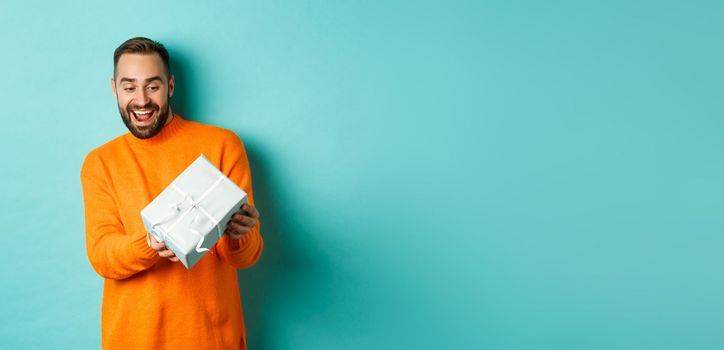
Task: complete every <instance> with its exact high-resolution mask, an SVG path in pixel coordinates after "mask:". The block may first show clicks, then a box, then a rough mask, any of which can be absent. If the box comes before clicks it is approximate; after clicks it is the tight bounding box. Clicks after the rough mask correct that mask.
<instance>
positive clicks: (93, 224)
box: [80, 114, 263, 350]
mask: <svg viewBox="0 0 724 350" xmlns="http://www.w3.org/2000/svg"><path fill="white" fill-rule="evenodd" d="M202 153H203V154H204V155H205V156H206V157H207V158H208V159H209V161H211V162H212V163H213V164H214V165H216V166H217V167H218V168H219V169H220V170H221V172H222V173H224V175H226V176H228V177H229V178H230V179H231V180H232V181H233V182H235V183H236V184H238V185H239V186H240V187H241V188H242V189H243V190H244V191H246V193H247V194H248V196H249V204H252V205H253V204H254V199H253V195H252V188H251V172H250V170H249V163H248V160H247V156H246V150H245V149H244V145H243V144H242V142H241V140H240V139H239V137H238V136H236V134H234V133H233V132H231V131H229V130H226V129H223V128H219V127H215V126H211V125H205V124H201V123H197V122H192V121H188V120H185V119H183V118H181V117H180V116H179V115H177V114H176V115H174V117H173V118H172V119H171V121H170V122H169V123H168V124H167V125H165V126H164V127H163V129H162V130H161V131H160V132H159V133H158V134H157V135H155V136H153V137H151V138H149V139H138V138H136V137H135V136H133V135H132V134H130V133H126V134H124V135H122V136H119V137H117V138H115V139H113V140H111V141H109V142H108V143H106V144H104V145H102V146H100V147H98V148H96V149H94V150H93V151H91V152H90V153H89V154H88V155H87V156H86V158H85V160H84V162H83V167H82V169H81V173H80V179H81V184H82V187H83V198H84V207H85V225H86V227H85V228H86V249H87V254H88V259H89V260H90V263H91V265H92V266H93V269H95V271H96V272H97V273H98V274H99V275H101V276H102V277H103V278H104V284H103V304H102V310H101V336H102V337H101V339H102V347H103V349H154V350H157V349H246V336H245V328H244V320H243V316H242V309H241V297H240V294H239V285H238V280H237V269H242V268H245V267H248V266H251V265H253V264H254V263H255V262H256V261H257V260H258V259H259V256H260V255H261V252H262V249H263V240H262V237H261V234H260V232H259V225H258V224H257V226H256V227H254V228H253V229H252V230H251V231H249V232H248V233H247V234H245V235H244V236H243V237H241V238H240V239H232V238H231V237H230V236H229V235H226V234H225V235H223V236H222V238H221V239H220V240H219V241H218V242H217V243H216V245H215V246H214V247H213V249H211V250H210V251H209V252H207V253H206V254H205V255H204V256H203V258H202V259H201V260H200V261H199V262H198V263H197V264H196V265H195V266H194V267H193V268H192V269H191V270H187V269H186V268H185V267H184V266H183V265H182V264H181V263H180V262H172V261H170V260H168V259H166V258H161V257H159V256H158V253H157V252H156V251H154V250H153V249H151V248H150V247H149V246H148V244H147V241H146V230H145V229H144V226H143V222H142V220H141V215H140V212H141V210H142V209H143V208H144V207H145V206H146V205H147V204H148V203H149V202H151V200H153V198H155V197H156V196H157V195H158V194H159V193H161V191H162V190H163V189H164V188H165V187H166V186H168V185H169V184H170V183H171V182H172V181H173V180H174V179H175V178H176V176H178V175H179V174H180V173H181V172H182V171H183V170H184V169H185V168H186V167H187V166H188V165H189V164H191V162H192V161H194V160H195V159H196V158H197V157H198V156H199V154H202Z"/></svg>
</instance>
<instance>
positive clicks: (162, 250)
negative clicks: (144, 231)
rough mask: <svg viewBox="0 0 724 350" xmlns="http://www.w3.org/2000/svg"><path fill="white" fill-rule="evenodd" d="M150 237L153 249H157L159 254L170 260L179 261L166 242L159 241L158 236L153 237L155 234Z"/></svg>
mask: <svg viewBox="0 0 724 350" xmlns="http://www.w3.org/2000/svg"><path fill="white" fill-rule="evenodd" d="M149 237H150V238H151V249H153V250H155V251H157V252H158V255H159V256H161V257H162V258H168V260H171V261H173V262H177V261H179V260H178V258H177V257H176V254H174V252H173V250H171V249H166V243H164V242H160V243H159V242H158V241H157V240H156V238H153V235H149Z"/></svg>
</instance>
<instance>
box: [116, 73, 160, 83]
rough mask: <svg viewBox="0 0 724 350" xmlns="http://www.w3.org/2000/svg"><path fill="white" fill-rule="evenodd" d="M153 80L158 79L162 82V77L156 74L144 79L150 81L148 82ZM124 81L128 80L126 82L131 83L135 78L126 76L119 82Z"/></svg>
mask: <svg viewBox="0 0 724 350" xmlns="http://www.w3.org/2000/svg"><path fill="white" fill-rule="evenodd" d="M154 80H158V81H161V82H163V79H161V77H160V76H158V75H157V76H154V77H150V78H148V79H146V82H147V83H150V82H152V81H154ZM124 81H128V82H131V83H135V82H136V79H131V78H126V77H123V78H121V80H120V82H121V83H122V82H124Z"/></svg>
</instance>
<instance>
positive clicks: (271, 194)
mask: <svg viewBox="0 0 724 350" xmlns="http://www.w3.org/2000/svg"><path fill="white" fill-rule="evenodd" d="M235 132H236V131H235ZM236 133H237V135H240V133H239V132H236ZM242 140H243V142H244V145H245V148H246V152H247V157H248V158H249V166H250V167H251V171H252V186H253V190H254V201H255V204H256V206H257V208H258V209H259V213H260V214H261V215H260V218H259V220H260V222H261V234H262V237H263V238H264V251H263V253H262V256H261V258H259V261H257V263H256V264H255V265H253V266H251V267H250V268H248V269H245V270H240V271H238V276H239V290H240V291H241V294H242V302H243V308H244V320H245V323H246V334H247V345H248V348H249V349H270V348H273V347H274V344H273V343H274V341H273V339H272V337H273V336H274V334H275V333H277V334H278V333H279V332H278V331H277V332H275V331H274V329H273V328H274V324H278V323H276V322H273V320H272V318H273V317H274V315H275V314H280V313H284V312H283V311H282V310H281V308H284V306H285V305H299V303H300V302H302V301H301V300H298V298H299V295H298V294H296V293H295V292H294V291H295V290H296V289H297V288H295V287H294V284H295V283H299V282H300V281H299V276H303V275H305V273H304V272H303V270H304V268H303V265H304V261H305V260H307V259H305V258H304V257H302V256H301V255H300V253H301V251H300V250H299V249H295V248H294V246H293V244H292V240H291V239H290V238H292V237H290V235H291V234H292V233H293V232H294V231H295V229H294V227H291V226H290V225H291V223H290V222H289V221H288V220H286V219H285V218H288V213H286V214H285V211H284V208H283V206H282V202H281V201H280V198H282V197H283V195H282V194H281V193H279V190H280V189H281V188H282V187H280V186H274V184H275V181H274V180H275V178H274V176H273V174H272V173H271V172H270V171H269V168H268V167H267V164H266V163H264V161H263V160H262V158H261V156H260V155H261V154H262V153H261V152H260V149H259V144H257V143H254V142H250V141H249V140H248V139H246V138H242ZM295 281H296V282H295Z"/></svg>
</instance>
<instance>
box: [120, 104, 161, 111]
mask: <svg viewBox="0 0 724 350" xmlns="http://www.w3.org/2000/svg"><path fill="white" fill-rule="evenodd" d="M126 109H128V110H129V111H132V110H135V109H158V105H157V104H155V103H153V102H151V103H148V104H146V105H145V106H139V105H129V106H128V108H126Z"/></svg>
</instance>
